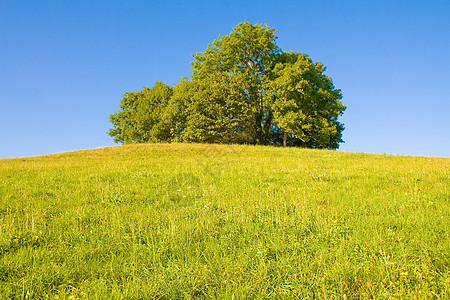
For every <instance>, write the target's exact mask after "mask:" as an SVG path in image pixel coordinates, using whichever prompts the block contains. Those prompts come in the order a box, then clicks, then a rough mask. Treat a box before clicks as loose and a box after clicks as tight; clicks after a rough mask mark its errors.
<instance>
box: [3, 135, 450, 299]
mask: <svg viewBox="0 0 450 300" xmlns="http://www.w3.org/2000/svg"><path fill="white" fill-rule="evenodd" d="M449 167H450V158H430V157H408V156H391V155H374V154H360V153H343V152H335V151H320V150H307V149H291V148H287V149H284V148H273V147H254V146H219V145H200V144H198V145H197V144H195V145H186V144H170V145H169V144H151V145H148V144H145V145H131V146H121V147H111V148H103V149H95V150H87V151H78V152H71V153H62V154H56V155H48V156H39V157H31V158H17V159H1V160H0V257H1V259H0V295H2V297H3V298H2V299H9V298H11V299H18V298H20V299H40V298H47V297H49V298H59V299H78V298H80V299H83V298H86V299H95V298H97V299H109V298H114V299H121V298H124V299H152V298H156V299H177V298H187V299H189V298H205V299H208V298H213V299H216V298H221V299H233V298H234V299H241V298H248V299H267V298H273V299H279V298H293V299H298V298H300V299H302V298H309V299H317V298H320V299H360V298H363V299H364V298H375V299H384V298H386V299H399V298H404V299H412V298H414V297H417V298H419V299H422V298H423V299H426V298H440V299H449V298H450V242H449V241H450V237H449V232H450V173H449Z"/></svg>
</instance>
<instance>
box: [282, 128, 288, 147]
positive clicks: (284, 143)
mask: <svg viewBox="0 0 450 300" xmlns="http://www.w3.org/2000/svg"><path fill="white" fill-rule="evenodd" d="M286 140H287V132H286V131H285V130H284V129H283V147H285V148H286V147H287V145H286Z"/></svg>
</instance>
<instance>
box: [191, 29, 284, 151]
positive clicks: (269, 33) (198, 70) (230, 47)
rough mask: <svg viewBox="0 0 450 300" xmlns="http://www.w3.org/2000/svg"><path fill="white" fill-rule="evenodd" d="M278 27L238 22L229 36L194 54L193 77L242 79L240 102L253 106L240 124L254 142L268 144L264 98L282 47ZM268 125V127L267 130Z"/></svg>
mask: <svg viewBox="0 0 450 300" xmlns="http://www.w3.org/2000/svg"><path fill="white" fill-rule="evenodd" d="M275 40H276V36H275V29H273V28H269V27H268V26H267V25H264V26H262V25H251V24H250V23H248V22H244V23H241V24H238V25H237V26H236V27H235V28H234V31H233V32H231V33H230V35H228V36H219V39H218V40H215V41H214V42H213V44H212V46H211V45H208V47H207V49H206V51H205V52H203V53H197V54H196V55H194V59H195V60H194V62H193V63H192V67H193V68H194V70H193V73H192V78H193V81H201V82H207V81H211V80H214V79H215V78H217V77H222V78H223V76H228V80H222V82H224V83H225V84H229V83H239V84H240V85H241V86H240V89H241V95H240V96H242V97H241V98H240V99H238V100H239V101H240V102H245V104H244V105H243V106H244V107H247V106H249V107H251V110H252V111H251V115H250V116H247V117H248V118H247V119H245V120H243V121H244V122H243V123H246V124H245V126H244V127H242V128H241V130H242V131H244V132H245V134H246V135H247V136H248V141H249V142H250V143H254V144H265V143H266V142H267V141H266V136H267V128H268V127H269V126H268V124H266V123H268V122H269V123H270V119H267V116H268V107H267V105H266V103H265V102H264V93H265V90H264V82H265V81H266V77H267V75H268V74H269V73H270V70H271V69H272V67H273V65H274V64H275V58H276V55H277V54H278V53H279V52H280V49H279V48H278V46H277V45H276V43H275ZM264 129H266V131H265V130H264Z"/></svg>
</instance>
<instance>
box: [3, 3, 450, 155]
mask: <svg viewBox="0 0 450 300" xmlns="http://www.w3.org/2000/svg"><path fill="white" fill-rule="evenodd" d="M243 21H249V22H251V23H253V24H256V23H258V24H260V23H267V24H269V26H271V27H274V28H275V29H276V30H277V35H278V45H279V46H280V47H281V48H282V50H284V51H290V50H294V51H297V52H302V53H306V54H308V55H310V56H311V57H312V59H313V60H314V61H321V62H323V63H324V64H325V65H326V66H327V71H326V73H327V75H329V76H330V77H331V78H332V79H333V81H334V84H335V86H336V87H337V88H339V89H341V90H342V93H343V95H344V98H343V102H344V103H345V104H346V105H347V107H348V108H347V111H346V112H345V114H344V115H343V116H342V117H341V121H342V122H343V123H344V124H345V127H346V129H345V131H344V140H345V143H344V144H342V145H341V147H340V151H351V152H368V153H389V154H410V155H432V156H450V117H449V112H450V2H449V1H433V0H431V1H411V0H409V1H362V0H359V1H313V0H311V1H282V0H280V1H273V0H271V1H265V0H259V1H258V0H255V1H243V0H241V1H114V0H111V1H54V0H51V1H45V0H34V1H31V0H30V1H20V0H1V1H0V43H1V44H0V91H1V98H0V104H1V106H0V157H16V156H31V155H40V154H49V153H57V152H64V151H70V150H78V149H88V148H96V147H103V146H112V145H114V142H113V140H112V138H111V137H109V136H108V135H107V134H106V132H107V131H108V129H109V128H110V127H111V124H110V123H109V115H110V114H111V113H113V112H115V111H116V110H117V109H118V108H119V103H120V100H121V98H122V95H123V94H124V93H125V92H129V91H138V90H141V89H142V88H143V87H144V86H152V85H153V84H154V83H155V82H156V81H163V82H164V83H166V84H170V85H172V84H174V83H175V82H178V81H179V80H180V78H181V77H184V76H186V77H189V76H190V74H191V67H190V62H191V61H192V57H191V55H192V54H194V53H196V52H203V51H204V50H205V49H206V45H207V44H208V43H211V42H212V41H213V40H214V39H216V38H217V37H218V36H219V35H226V34H229V33H230V32H231V31H232V28H233V27H234V26H236V25H237V24H238V23H240V22H243Z"/></svg>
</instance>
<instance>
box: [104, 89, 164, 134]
mask: <svg viewBox="0 0 450 300" xmlns="http://www.w3.org/2000/svg"><path fill="white" fill-rule="evenodd" d="M171 96H172V87H170V86H167V85H165V84H163V83H162V82H157V83H156V84H155V86H154V87H153V88H151V89H150V88H148V87H144V89H143V90H142V91H139V92H130V93H125V95H124V96H123V98H122V101H121V103H120V109H119V111H117V112H116V113H114V114H112V115H111V116H110V120H111V122H112V123H113V125H114V127H113V128H111V129H110V130H109V135H111V136H112V137H113V138H114V141H115V142H116V143H117V142H121V143H145V142H158V141H164V140H167V139H168V136H167V135H168V133H167V129H166V128H164V127H163V126H159V125H158V124H159V123H160V121H161V115H162V112H163V111H164V110H165V108H166V106H167V104H168V103H169V100H170V99H171Z"/></svg>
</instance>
